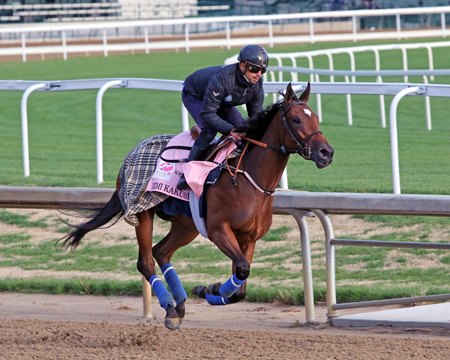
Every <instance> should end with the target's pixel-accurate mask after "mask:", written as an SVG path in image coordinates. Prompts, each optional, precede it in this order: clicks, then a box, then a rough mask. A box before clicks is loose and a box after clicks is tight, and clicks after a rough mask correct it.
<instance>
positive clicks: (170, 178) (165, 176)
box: [146, 126, 236, 201]
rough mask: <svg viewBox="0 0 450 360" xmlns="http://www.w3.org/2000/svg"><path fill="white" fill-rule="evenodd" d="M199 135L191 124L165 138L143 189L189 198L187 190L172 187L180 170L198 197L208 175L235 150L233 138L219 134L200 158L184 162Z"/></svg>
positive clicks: (181, 198)
mask: <svg viewBox="0 0 450 360" xmlns="http://www.w3.org/2000/svg"><path fill="white" fill-rule="evenodd" d="M199 134H200V129H199V128H198V127H197V126H194V127H193V128H192V129H191V130H190V131H185V132H183V133H181V134H178V135H176V136H175V137H173V138H172V139H171V140H170V141H169V143H168V144H167V146H166V147H165V148H164V149H163V150H162V152H161V155H160V158H159V159H158V162H157V164H156V169H155V172H154V174H153V175H152V177H151V178H150V181H149V183H148V186H147V188H146V190H147V191H156V192H162V193H164V194H167V195H169V196H171V197H175V198H178V199H180V200H184V201H189V190H179V189H177V187H176V185H177V183H178V180H179V178H180V176H181V175H182V174H183V173H184V175H185V178H186V181H187V182H188V184H189V186H190V188H191V189H192V191H193V192H194V194H195V196H196V197H197V198H200V196H201V194H202V192H203V187H204V183H205V180H206V178H207V177H208V174H209V173H210V172H211V171H212V170H214V169H215V168H217V167H218V166H219V165H220V163H221V162H223V161H224V160H225V159H226V158H227V156H229V155H230V154H231V153H232V152H233V151H234V149H236V145H235V144H234V139H233V138H231V137H225V138H224V137H222V138H221V139H219V141H217V142H216V143H214V142H213V143H212V144H211V145H210V148H209V149H208V151H207V152H206V154H207V155H206V156H205V158H204V160H202V161H190V162H186V160H187V155H189V153H188V151H190V149H191V147H192V145H193V144H194V141H195V138H196V137H198V135H199Z"/></svg>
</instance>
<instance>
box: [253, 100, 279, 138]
mask: <svg viewBox="0 0 450 360" xmlns="http://www.w3.org/2000/svg"><path fill="white" fill-rule="evenodd" d="M283 101H284V99H283V100H280V101H278V102H276V103H275V104H273V105H270V106H268V107H266V108H265V109H264V110H263V111H261V112H260V113H258V114H257V115H256V116H252V117H251V118H248V120H247V126H248V129H247V131H246V134H247V135H246V136H247V137H248V138H250V139H254V140H261V138H262V137H263V135H264V133H265V132H266V130H267V128H268V127H269V125H270V123H271V121H272V119H273V118H274V117H275V114H276V113H277V112H278V110H279V109H280V107H281V105H282V102H283Z"/></svg>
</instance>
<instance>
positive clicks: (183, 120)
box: [181, 103, 189, 131]
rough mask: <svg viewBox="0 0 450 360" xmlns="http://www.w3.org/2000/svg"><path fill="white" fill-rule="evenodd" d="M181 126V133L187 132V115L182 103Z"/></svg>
mask: <svg viewBox="0 0 450 360" xmlns="http://www.w3.org/2000/svg"><path fill="white" fill-rule="evenodd" d="M181 125H182V127H183V131H188V130H189V113H188V111H187V109H186V107H185V106H184V105H183V103H182V104H181Z"/></svg>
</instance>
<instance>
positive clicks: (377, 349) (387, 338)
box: [0, 293, 450, 360]
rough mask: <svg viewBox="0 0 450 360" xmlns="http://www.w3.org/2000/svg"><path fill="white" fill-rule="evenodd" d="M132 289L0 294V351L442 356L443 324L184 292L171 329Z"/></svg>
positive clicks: (446, 337) (93, 355)
mask: <svg viewBox="0 0 450 360" xmlns="http://www.w3.org/2000/svg"><path fill="white" fill-rule="evenodd" d="M163 317H164V312H163V310H162V309H161V308H160V307H159V306H157V305H155V304H154V305H153V318H152V319H150V320H146V319H143V318H142V299H141V298H138V297H97V296H73V295H29V294H15V293H1V294H0V359H159V360H164V359H215V358H220V359H314V360H322V359H324V360H325V359H339V360H346V359H349V360H350V359H351V360H355V359H365V360H366V359H433V360H439V359H448V355H449V354H450V331H449V330H448V329H447V330H446V329H411V328H400V329H399V328H397V329H394V328H385V327H378V328H360V329H358V328H350V329H342V328H339V329H338V328H333V327H329V326H328V325H327V324H326V309H325V308H324V307H320V306H318V307H316V320H317V324H305V323H304V321H305V320H304V319H305V314H304V309H303V308H302V307H298V306H284V305H274V304H257V303H245V302H244V303H241V304H234V305H230V306H226V307H211V306H209V305H207V304H206V303H204V302H202V301H200V300H198V301H197V300H195V301H193V300H190V301H189V302H188V304H187V314H186V318H185V320H184V322H183V324H182V326H181V329H180V330H178V331H170V330H167V329H166V328H165V327H164V325H163Z"/></svg>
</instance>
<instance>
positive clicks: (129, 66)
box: [0, 39, 450, 194]
mask: <svg viewBox="0 0 450 360" xmlns="http://www.w3.org/2000/svg"><path fill="white" fill-rule="evenodd" d="M437 40H439V39H437ZM427 41H430V40H427ZM402 42H404V41H402ZM364 44H368V43H357V44H356V45H357V46H358V45H364ZM352 45H355V44H352V43H334V44H326V43H325V44H315V45H298V46H282V47H276V48H274V49H271V50H270V51H271V52H287V51H303V50H311V49H316V48H330V47H345V46H352ZM235 52H236V49H233V50H229V51H228V50H220V49H210V50H206V51H198V50H195V51H192V52H191V53H189V54H186V53H184V52H180V53H175V52H165V53H152V54H149V55H116V56H110V57H108V58H102V57H84V58H73V59H69V60H68V61H63V60H49V61H39V62H38V61H34V62H28V63H0V79H2V80H7V79H10V80H18V79H20V80H64V79H87V78H115V77H117V78H120V77H140V78H160V79H175V80H182V79H184V78H185V77H186V76H187V75H188V74H189V73H190V72H192V71H194V70H195V69H197V68H200V67H203V66H209V65H213V64H221V63H222V62H223V60H224V59H225V58H226V57H228V56H230V55H232V54H235ZM448 52H449V50H448V49H439V50H435V53H434V57H435V68H436V69H439V68H446V67H447V66H448V64H447V60H448V58H449V55H450V54H449V53H448ZM408 54H409V68H410V69H420V68H426V64H427V58H426V56H425V55H426V54H425V51H419V50H418V51H410V52H408ZM381 61H382V69H396V68H397V69H399V68H401V54H400V52H386V53H382V56H381ZM356 63H357V67H358V69H373V68H374V59H373V55H371V54H360V55H357V56H356ZM315 64H316V67H317V68H326V67H327V59H326V58H325V57H323V59H319V60H317V61H316V60H315ZM299 66H306V64H299ZM348 66H349V65H348V57H346V56H342V57H341V58H340V57H337V58H336V59H335V68H336V69H348ZM306 79H307V76H306V75H305V80H306ZM342 80H343V79H339V78H337V79H336V81H342ZM322 81H327V79H326V77H323V78H322ZM360 81H373V80H370V79H369V80H368V79H366V78H364V79H363V78H361V79H360ZM384 81H391V82H401V81H402V79H395V78H394V79H392V78H391V79H389V80H384ZM410 82H422V79H421V78H411V79H410ZM435 83H443V84H449V83H450V79H449V78H448V77H440V78H439V77H438V78H436V80H435ZM312 92H313V93H314V88H312ZM95 95H96V92H95V91H67V92H61V93H34V94H33V95H32V96H31V97H30V100H29V134H30V168H31V176H30V177H29V178H24V177H23V175H22V173H23V170H22V168H23V165H22V148H21V125H20V99H21V96H22V92H19V91H2V92H0V102H1V104H2V107H1V111H0V128H1V129H2V131H1V133H2V135H1V139H2V140H1V144H2V145H1V150H2V156H1V157H0V169H1V172H0V184H2V185H31V186H35V185H40V186H97V184H96V158H95ZM179 97H180V96H179V94H178V93H170V92H163V91H145V90H131V89H111V90H109V91H108V92H107V94H106V96H105V98H104V107H103V109H104V110H103V111H104V154H105V155H104V172H105V183H104V184H102V185H101V186H104V187H111V186H113V185H114V181H115V177H116V174H117V171H118V169H119V167H120V165H121V163H122V160H123V158H124V156H125V155H126V154H127V152H128V151H129V150H130V149H131V148H133V147H134V146H135V145H136V144H137V143H138V142H139V141H140V140H142V139H143V138H146V137H148V136H151V135H155V134H162V133H176V132H178V131H180V130H181V121H180V118H181V115H180V114H181V102H180V98H179ZM271 99H272V98H271V97H268V100H267V101H268V103H267V105H269V104H270V101H271ZM390 101H391V98H390V97H386V107H387V114H388V113H389V105H390ZM352 103H353V123H354V125H353V126H352V127H350V126H348V125H347V119H346V105H345V104H346V103H345V97H344V96H332V95H328V96H322V106H323V117H324V119H323V124H322V126H321V128H322V130H323V132H324V134H325V135H326V136H327V138H328V139H329V141H330V142H331V144H332V145H333V146H334V147H335V150H336V153H335V161H334V163H333V164H332V166H331V167H329V168H328V169H325V170H321V171H319V170H317V169H316V168H315V167H314V165H313V164H312V163H311V162H306V161H304V160H302V159H300V157H294V156H293V157H291V159H290V162H289V167H288V171H289V187H290V188H291V189H298V190H307V191H349V192H386V193H390V192H392V180H391V161H390V140H389V139H390V138H389V129H388V128H387V129H382V128H381V126H380V120H379V100H378V97H377V96H353V97H352ZM449 104H450V99H448V98H432V99H431V111H432V121H433V130H432V131H427V130H426V129H425V110H424V99H423V98H417V97H414V98H412V97H411V98H408V99H405V100H403V101H402V102H401V104H400V107H399V119H398V124H399V125H398V128H399V151H400V175H401V185H402V193H431V194H450V186H449V185H448V173H449V170H450V156H449V155H450V148H449V145H448V139H449V138H450V122H449V121H448V113H449V110H450V105H449ZM311 106H312V107H313V108H315V97H314V96H313V97H312V100H311Z"/></svg>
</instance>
